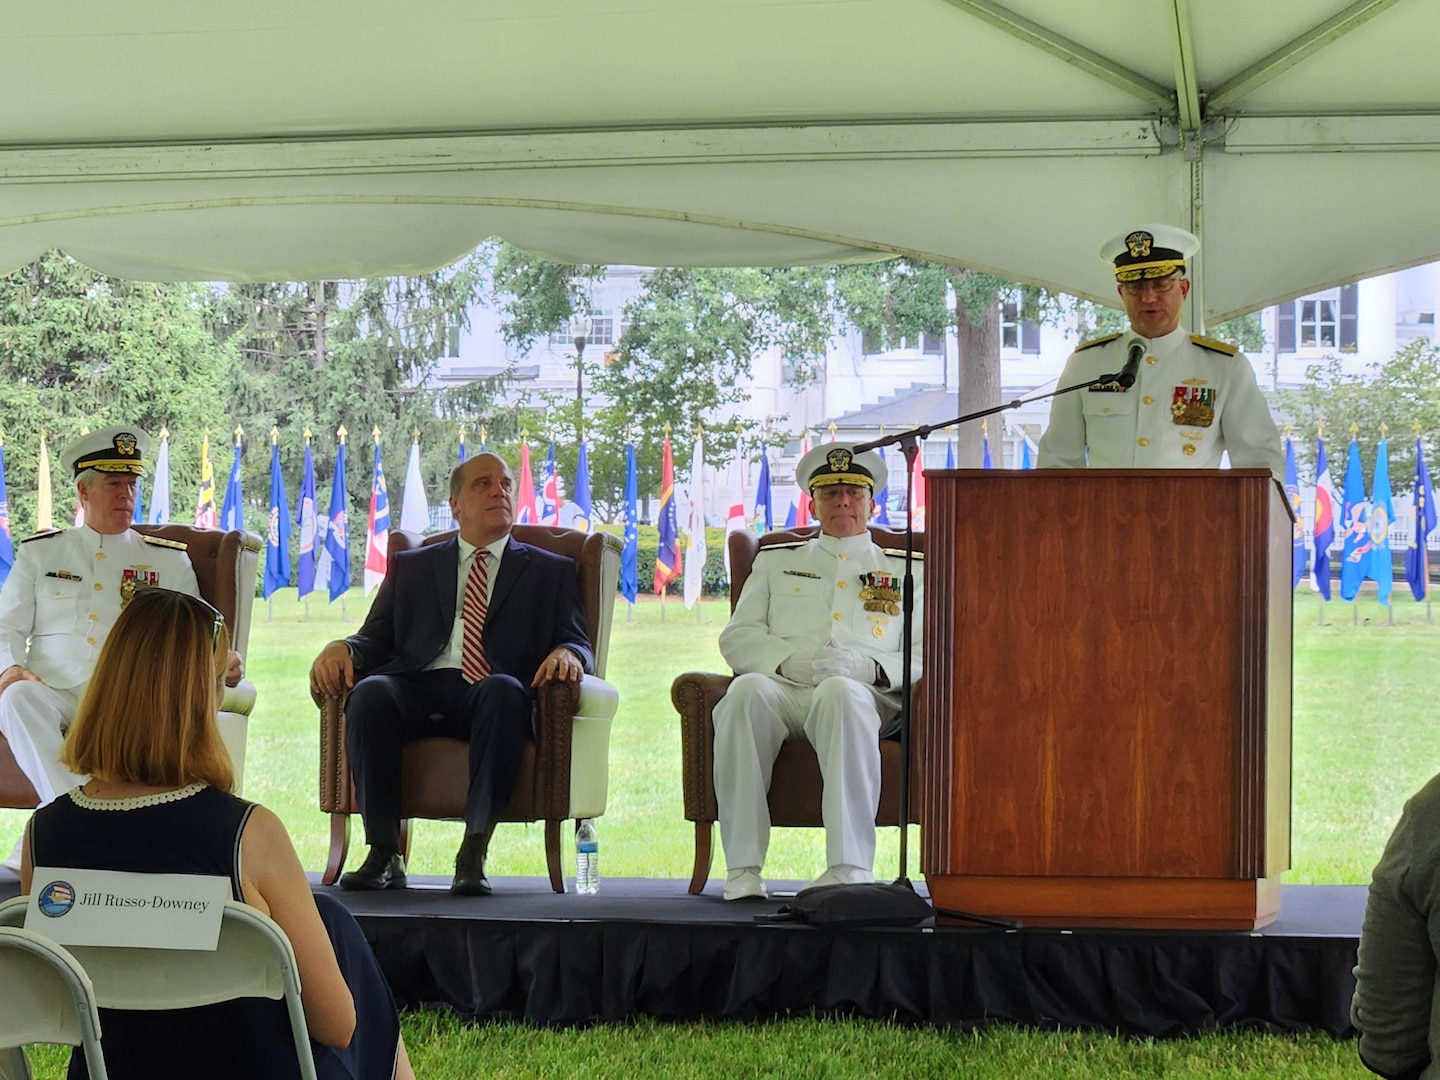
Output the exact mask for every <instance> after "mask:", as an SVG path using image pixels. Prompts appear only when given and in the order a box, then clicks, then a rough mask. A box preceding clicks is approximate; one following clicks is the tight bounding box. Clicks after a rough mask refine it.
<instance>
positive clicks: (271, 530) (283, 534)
mask: <svg viewBox="0 0 1440 1080" xmlns="http://www.w3.org/2000/svg"><path fill="white" fill-rule="evenodd" d="M289 584H290V507H289V506H288V505H287V503H286V501H285V478H284V477H283V476H281V475H280V442H279V434H278V433H277V432H274V431H272V432H271V433H270V524H269V527H268V528H267V529H266V530H265V578H264V581H263V582H262V583H261V585H260V595H261V596H262V597H264V598H265V599H267V600H268V599H269V598H270V595H271V594H272V593H274V592H275V590H276V589H283V588H285V586H287V585H289Z"/></svg>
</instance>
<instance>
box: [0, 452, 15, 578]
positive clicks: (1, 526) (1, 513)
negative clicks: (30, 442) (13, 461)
mask: <svg viewBox="0 0 1440 1080" xmlns="http://www.w3.org/2000/svg"><path fill="white" fill-rule="evenodd" d="M14 565H15V544H14V541H12V540H11V538H10V493H9V492H8V491H7V490H6V488H5V440H4V439H3V438H0V585H4V584H5V579H6V578H8V577H9V576H10V568H11V567H12V566H14Z"/></svg>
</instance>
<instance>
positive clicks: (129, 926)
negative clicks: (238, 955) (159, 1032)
mask: <svg viewBox="0 0 1440 1080" xmlns="http://www.w3.org/2000/svg"><path fill="white" fill-rule="evenodd" d="M31 883H32V888H31V892H30V903H29V906H27V907H26V909H25V929H26V930H32V931H34V932H35V933H37V934H44V935H45V936H46V937H48V938H49V939H50V940H51V941H58V942H59V943H60V944H61V945H123V946H125V947H127V948H131V949H190V950H194V951H197V952H214V951H215V947H216V946H217V945H218V944H219V943H220V922H221V919H222V917H223V916H224V912H225V901H226V900H229V899H230V879H229V878H223V877H209V876H202V875H199V874H131V873H123V872H121V871H118V870H78V869H74V868H66V867H54V866H37V867H35V873H34V876H33V877H32V878H31Z"/></svg>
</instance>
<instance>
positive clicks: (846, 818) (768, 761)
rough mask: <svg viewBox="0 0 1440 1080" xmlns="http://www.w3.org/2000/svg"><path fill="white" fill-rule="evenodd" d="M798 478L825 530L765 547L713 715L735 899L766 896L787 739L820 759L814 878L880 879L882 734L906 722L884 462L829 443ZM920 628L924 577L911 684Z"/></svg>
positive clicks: (896, 561)
mask: <svg viewBox="0 0 1440 1080" xmlns="http://www.w3.org/2000/svg"><path fill="white" fill-rule="evenodd" d="M795 478H796V480H797V481H798V482H799V484H800V485H801V486H802V488H805V489H807V490H808V491H809V492H810V494H811V497H812V498H813V499H814V502H815V512H816V516H817V517H818V518H819V520H820V535H819V536H818V537H816V538H815V539H813V540H808V541H805V542H803V543H798V544H786V545H779V546H776V547H767V548H764V549H762V550H761V551H760V553H759V555H757V556H756V558H755V567H754V569H753V570H752V572H751V574H750V577H749V578H748V579H746V582H745V587H744V588H743V589H742V590H741V591H740V600H739V602H738V603H737V604H736V605H735V612H734V614H733V615H731V616H730V622H729V623H728V624H727V625H726V627H725V629H724V630H723V631H721V633H720V652H721V653H722V654H723V655H724V657H725V660H726V662H728V663H729V665H730V667H731V669H732V670H733V671H735V673H736V678H735V680H734V681H733V682H732V683H731V684H730V688H729V689H728V690H727V691H726V692H725V696H724V697H723V698H721V699H720V701H719V702H718V703H717V704H716V706H715V712H714V718H713V719H714V725H715V796H716V801H717V803H718V807H719V812H720V840H721V843H722V844H723V845H724V848H725V863H726V867H727V874H726V878H725V899H727V900H739V899H743V898H745V897H751V896H755V897H763V896H765V895H766V893H765V881H764V879H763V878H762V877H761V873H760V872H761V868H762V867H763V866H764V865H765V852H766V849H767V848H768V846H769V842H770V810H769V806H768V804H767V802H766V793H767V792H768V791H769V789H770V777H771V771H772V769H773V768H774V766H775V758H776V756H777V755H778V754H779V753H780V747H781V744H783V743H784V742H785V740H786V739H804V740H805V741H806V742H808V743H810V744H811V745H812V746H814V747H815V752H816V756H817V757H818V758H819V759H820V775H821V778H822V780H823V782H824V793H823V796H822V799H821V817H822V819H823V821H824V823H825V851H826V858H827V862H828V867H829V868H828V869H827V870H826V871H825V872H824V873H823V874H822V875H820V877H819V878H818V879H816V881H815V884H816V885H831V884H837V883H845V884H854V883H857V882H867V881H873V880H874V873H873V870H872V868H873V866H874V864H875V813H876V811H877V810H878V808H879V805H880V737H881V736H882V735H885V734H890V733H892V732H893V731H894V730H895V729H896V728H897V727H898V725H899V712H900V693H899V687H900V684H901V680H902V678H903V675H904V667H903V664H904V658H903V657H902V656H901V654H900V644H901V617H900V589H901V584H902V580H903V577H904V573H905V559H904V552H892V551H888V550H884V549H881V548H880V547H878V546H877V545H875V544H874V543H873V542H872V541H871V539H870V533H869V530H868V526H869V522H870V517H871V515H872V514H873V513H874V512H875V500H874V494H875V492H876V491H879V490H882V489H883V488H884V487H885V484H886V479H887V477H886V469H885V463H884V460H883V459H882V458H881V457H880V455H879V454H876V453H874V452H873V451H869V452H866V453H863V454H859V455H855V454H853V453H852V451H851V449H850V447H849V446H848V445H846V444H844V443H829V444H827V445H825V446H819V447H816V448H815V449H814V450H811V451H810V452H809V453H808V454H806V455H805V456H804V457H803V458H801V459H800V463H799V464H798V465H797V466H796V469H795ZM917 558H918V557H917ZM916 569H917V570H918V569H919V567H918V564H917V565H916ZM921 621H922V620H921V609H920V587H919V579H918V574H917V580H916V588H915V619H914V626H913V633H914V649H913V652H912V655H913V660H912V663H911V675H912V678H919V676H920V655H921V640H920V627H921Z"/></svg>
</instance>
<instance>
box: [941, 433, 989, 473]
mask: <svg viewBox="0 0 1440 1080" xmlns="http://www.w3.org/2000/svg"><path fill="white" fill-rule="evenodd" d="M985 460H986V461H987V462H988V461H989V460H990V440H989V439H988V438H987V439H985ZM954 467H955V444H954V443H952V442H950V441H949V440H948V439H947V440H946V441H945V468H947V469H953V468H954ZM989 467H990V466H989V465H986V466H985V468H987V469H988V468H989Z"/></svg>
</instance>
